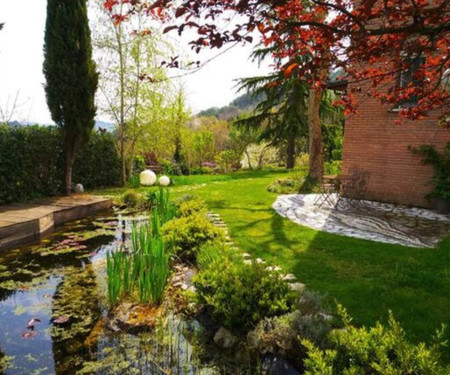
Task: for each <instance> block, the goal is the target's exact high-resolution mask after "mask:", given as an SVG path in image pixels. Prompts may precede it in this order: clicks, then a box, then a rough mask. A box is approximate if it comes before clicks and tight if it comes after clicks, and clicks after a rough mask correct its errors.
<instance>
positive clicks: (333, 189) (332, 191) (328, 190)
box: [314, 176, 339, 208]
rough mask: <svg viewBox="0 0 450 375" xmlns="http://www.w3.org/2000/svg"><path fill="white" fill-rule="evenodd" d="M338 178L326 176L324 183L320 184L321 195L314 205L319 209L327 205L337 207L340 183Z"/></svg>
mask: <svg viewBox="0 0 450 375" xmlns="http://www.w3.org/2000/svg"><path fill="white" fill-rule="evenodd" d="M337 178H338V176H324V177H323V182H322V183H321V184H319V194H318V197H317V198H316V200H315V201H314V205H316V206H318V207H319V208H320V207H322V206H323V205H324V204H325V203H327V204H328V205H330V206H332V207H336V205H337V203H338V197H339V183H338V181H337Z"/></svg>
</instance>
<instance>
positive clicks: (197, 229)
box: [162, 214, 224, 262]
mask: <svg viewBox="0 0 450 375" xmlns="http://www.w3.org/2000/svg"><path fill="white" fill-rule="evenodd" d="M162 231H163V233H164V238H165V241H166V242H167V243H168V244H169V247H170V249H171V250H172V252H173V253H174V254H175V255H176V256H178V257H179V258H180V259H182V260H183V261H190V262H195V260H196V255H197V252H198V251H199V249H200V247H201V246H202V245H204V244H206V243H212V242H213V241H215V240H222V241H223V240H224V233H223V231H222V230H221V229H220V228H217V227H216V226H214V225H213V224H212V223H211V222H210V221H209V220H208V219H207V218H206V217H205V216H203V215H200V214H197V215H191V216H189V217H180V218H177V219H173V220H171V221H169V222H167V223H166V224H165V225H164V226H163V228H162Z"/></svg>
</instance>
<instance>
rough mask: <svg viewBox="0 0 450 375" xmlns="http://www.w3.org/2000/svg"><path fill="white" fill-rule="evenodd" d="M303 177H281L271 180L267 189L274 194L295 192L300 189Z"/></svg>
mask: <svg viewBox="0 0 450 375" xmlns="http://www.w3.org/2000/svg"><path fill="white" fill-rule="evenodd" d="M302 182H303V179H302V180H300V179H294V178H282V179H278V180H276V181H274V182H272V183H271V184H270V185H269V186H268V187H267V191H268V192H270V193H276V194H296V193H298V191H299V190H300V186H301V185H302Z"/></svg>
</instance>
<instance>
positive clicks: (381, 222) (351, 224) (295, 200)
mask: <svg viewBox="0 0 450 375" xmlns="http://www.w3.org/2000/svg"><path fill="white" fill-rule="evenodd" d="M317 198H318V195H317V194H307V195H301V194H290V195H280V196H279V197H278V198H277V200H276V201H275V203H274V204H273V208H274V209H275V211H277V212H278V213H279V214H280V215H281V216H283V217H286V218H288V219H290V220H292V221H293V222H295V223H297V224H301V225H304V226H307V227H310V228H313V229H317V230H320V231H324V232H328V233H334V234H340V235H343V236H349V237H355V238H361V239H367V240H372V241H378V242H385V243H391V244H399V245H405V246H412V247H434V246H436V244H437V243H438V242H439V241H440V240H441V239H442V238H443V237H445V236H446V235H450V215H443V214H439V213H437V212H434V211H431V210H427V209H423V208H409V207H406V206H398V205H393V204H387V203H379V202H371V201H362V202H360V204H358V205H357V207H352V206H351V205H349V204H345V201H343V203H342V204H339V205H338V206H337V207H334V206H331V205H330V204H328V203H325V204H324V205H322V206H321V207H318V205H316V204H314V203H315V201H316V200H317Z"/></svg>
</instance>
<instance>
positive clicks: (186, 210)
mask: <svg viewBox="0 0 450 375" xmlns="http://www.w3.org/2000/svg"><path fill="white" fill-rule="evenodd" d="M206 209H207V207H206V203H205V201H203V200H201V199H198V198H195V199H189V200H186V201H184V202H182V203H181V204H180V205H179V207H178V214H179V216H181V217H189V216H192V215H201V216H205V215H206Z"/></svg>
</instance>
